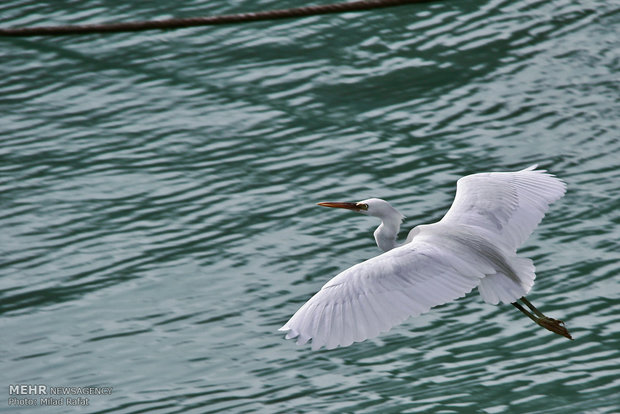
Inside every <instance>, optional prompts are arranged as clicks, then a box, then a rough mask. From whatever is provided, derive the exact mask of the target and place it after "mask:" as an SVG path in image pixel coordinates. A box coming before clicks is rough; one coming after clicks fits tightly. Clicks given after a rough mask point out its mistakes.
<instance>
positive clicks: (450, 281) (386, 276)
mask: <svg viewBox="0 0 620 414" xmlns="http://www.w3.org/2000/svg"><path fill="white" fill-rule="evenodd" d="M490 273H494V269H493V266H492V264H490V263H488V262H487V261H485V260H484V258H483V257H480V256H479V255H477V254H473V252H472V251H471V250H470V249H469V248H468V247H467V246H466V245H463V244H462V243H458V242H455V241H454V240H451V239H450V238H446V237H442V236H441V235H439V236H438V235H437V234H433V233H432V232H429V234H425V233H424V232H422V233H420V234H419V235H417V236H416V237H415V238H414V240H413V241H412V242H411V243H408V244H405V245H403V246H400V247H397V248H395V249H392V250H390V251H388V252H386V253H383V254H382V255H380V256H376V257H374V258H372V259H369V260H367V261H365V262H362V263H359V264H357V265H355V266H353V267H351V268H349V269H347V270H345V271H344V272H342V273H340V274H339V275H337V276H336V277H334V278H333V279H331V280H330V281H329V282H327V283H326V284H325V286H323V288H322V289H321V290H320V291H319V292H318V293H316V294H315V295H314V296H313V297H312V298H311V299H310V300H308V302H306V303H305V304H304V305H303V306H302V307H301V308H300V309H299V310H298V311H297V312H296V313H295V314H294V315H293V317H291V319H290V320H289V321H288V322H287V323H286V324H285V325H284V326H283V327H282V328H280V330H281V331H288V334H287V335H286V338H287V339H291V338H296V337H298V339H297V343H298V344H304V343H306V342H307V341H308V340H310V339H312V348H313V349H319V348H320V347H322V346H326V347H327V349H332V348H335V347H337V346H348V345H351V344H352V343H353V342H360V341H363V340H365V339H368V338H372V337H375V336H377V335H378V334H379V333H380V332H385V331H388V330H389V329H390V328H391V327H392V326H394V325H396V324H398V323H400V322H402V321H403V320H405V319H406V318H407V317H409V316H412V315H418V314H421V313H423V312H426V311H428V310H429V309H430V308H431V307H433V306H437V305H441V304H443V303H446V302H449V301H452V300H454V299H457V298H459V297H462V296H465V294H467V293H468V292H470V291H471V290H472V289H473V288H474V287H476V286H477V285H478V284H479V282H480V279H482V278H483V277H484V275H485V274H490Z"/></svg>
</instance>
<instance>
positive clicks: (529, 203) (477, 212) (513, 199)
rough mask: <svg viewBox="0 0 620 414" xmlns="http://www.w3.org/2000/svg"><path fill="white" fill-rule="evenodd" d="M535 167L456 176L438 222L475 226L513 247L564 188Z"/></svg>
mask: <svg viewBox="0 0 620 414" xmlns="http://www.w3.org/2000/svg"><path fill="white" fill-rule="evenodd" d="M536 167H537V166H536V165H533V166H531V167H529V168H526V169H524V170H521V171H516V172H492V173H479V174H472V175H468V176H465V177H463V178H461V179H459V180H458V182H457V186H456V196H455V198H454V202H453V203H452V206H451V207H450V210H448V212H447V213H446V215H445V216H444V217H443V218H442V219H441V221H440V223H445V224H466V225H470V226H474V227H477V228H479V229H481V233H482V234H484V235H485V236H486V237H487V238H490V239H491V241H492V242H495V243H496V244H498V245H501V246H503V247H505V248H506V249H508V250H509V251H513V252H514V251H516V249H517V248H518V247H519V246H521V245H522V244H523V242H525V240H526V239H527V238H528V237H529V236H530V234H532V232H533V231H534V229H535V228H536V226H537V225H538V223H540V221H541V220H542V218H543V217H544V215H545V212H546V211H547V209H548V208H549V204H550V203H552V202H554V201H556V200H558V199H559V198H561V197H562V196H563V195H564V193H565V192H566V184H565V183H564V182H563V181H561V180H559V179H558V178H555V177H554V176H553V175H551V174H547V173H546V171H545V170H536V169H535V168H536Z"/></svg>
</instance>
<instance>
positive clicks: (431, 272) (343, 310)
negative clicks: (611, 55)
mask: <svg viewBox="0 0 620 414" xmlns="http://www.w3.org/2000/svg"><path fill="white" fill-rule="evenodd" d="M536 168H537V166H536V165H533V166H531V167H529V168H526V169H524V170H521V171H516V172H492V173H479V174H472V175H468V176H466V177H463V178H461V179H459V180H458V182H457V190H456V196H455V199H454V202H453V203H452V206H451V207H450V209H449V210H448V212H447V213H446V215H445V216H444V217H443V218H442V219H441V220H440V221H438V222H437V223H433V224H427V225H419V226H416V227H414V228H413V229H412V230H411V231H410V232H409V235H408V237H407V239H406V241H405V242H404V243H403V244H402V245H400V246H399V245H398V243H397V242H396V238H397V235H398V231H399V229H400V224H401V221H402V220H403V218H404V216H403V215H402V214H400V213H399V212H398V211H397V210H396V209H395V208H394V207H392V206H391V205H390V204H389V203H388V202H387V201H384V200H381V199H378V198H371V199H368V200H363V201H360V202H357V203H340V202H339V203H333V202H328V203H319V205H320V206H325V207H335V208H344V209H348V210H353V211H357V212H359V213H362V214H366V215H369V216H374V217H378V218H379V219H381V224H380V225H379V227H378V228H377V229H376V230H375V232H374V236H375V240H376V242H377V245H378V246H379V248H380V249H382V250H384V251H385V253H383V254H381V255H379V256H376V257H373V258H371V259H369V260H366V261H365V262H362V263H359V264H356V265H355V266H353V267H350V268H349V269H347V270H345V271H343V272H341V273H340V274H338V275H337V276H335V277H334V278H332V279H331V280H330V281H329V282H327V283H326V284H325V285H324V286H323V287H322V288H321V290H320V291H319V292H317V293H316V294H315V295H314V296H312V298H310V300H308V301H307V302H306V303H305V304H304V305H303V306H302V307H301V308H300V309H299V310H298V311H297V312H296V313H295V314H294V315H293V316H292V317H291V319H290V320H289V321H288V322H287V323H286V324H285V325H284V326H283V327H282V328H280V330H281V331H287V332H288V333H287V335H286V339H292V338H297V343H298V344H305V343H306V342H308V341H309V340H310V339H312V348H313V349H319V348H321V347H322V346H325V347H326V348H327V349H332V348H335V347H337V346H349V345H351V344H352V343H353V342H360V341H363V340H366V339H368V338H373V337H375V336H377V335H378V334H379V333H380V332H385V331H388V330H389V329H390V328H391V327H393V326H394V325H396V324H398V323H401V322H402V321H404V320H405V319H406V318H407V317H409V316H412V315H419V314H421V313H423V312H426V311H428V310H429V309H430V308H432V307H434V306H437V305H441V304H444V303H446V302H450V301H452V300H454V299H457V298H459V297H463V296H465V294H467V293H469V292H470V291H471V290H472V289H473V288H475V287H478V290H479V292H480V295H481V296H482V298H483V299H484V301H485V302H487V303H489V304H492V305H497V304H498V303H499V302H502V303H505V304H508V303H512V304H513V305H514V306H515V307H517V308H518V309H519V310H520V311H522V312H523V313H525V314H526V315H527V316H528V317H529V318H530V319H532V320H533V321H534V322H536V323H537V324H539V325H540V326H542V327H544V328H546V329H548V330H550V331H552V332H555V333H557V334H559V335H562V336H565V337H566V338H569V339H572V337H571V335H570V334H569V332H568V330H567V329H566V327H565V326H564V322H562V321H560V320H557V319H553V318H549V317H547V316H545V315H543V314H542V313H541V312H540V311H539V310H538V309H536V308H535V307H534V306H533V305H532V304H531V303H530V302H529V301H528V300H527V299H526V298H525V295H526V294H527V293H528V292H529V291H530V289H531V288H532V285H533V284H534V278H535V277H536V275H535V273H534V264H533V263H532V261H531V260H530V259H527V258H524V257H519V256H518V255H517V248H518V247H519V246H520V245H521V244H523V242H525V240H526V239H527V238H528V237H529V235H530V234H531V233H532V231H533V230H534V229H535V228H536V226H537V225H538V223H539V222H540V221H541V220H542V218H543V216H544V214H545V212H546V211H547V209H548V207H549V204H550V203H552V202H554V201H556V200H558V199H559V198H561V197H562V196H563V195H564V193H565V192H566V184H564V182H562V181H561V180H559V179H557V178H555V177H554V176H553V175H551V174H547V173H546V171H545V170H536ZM517 300H521V302H523V303H524V304H525V305H526V306H527V307H528V308H529V309H530V310H531V312H530V311H528V310H526V309H525V308H524V307H523V306H521V304H519V303H518V302H517Z"/></svg>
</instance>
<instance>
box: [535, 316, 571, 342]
mask: <svg viewBox="0 0 620 414" xmlns="http://www.w3.org/2000/svg"><path fill="white" fill-rule="evenodd" d="M536 323H537V324H539V325H540V326H542V327H543V328H545V329H547V330H549V331H551V332H554V333H556V334H558V335H562V336H563V337H565V338H568V339H573V337H572V336H571V334H570V333H569V332H568V329H566V325H565V324H564V321H561V320H559V319H553V318H550V317H548V316H543V317H540V318H537V320H536Z"/></svg>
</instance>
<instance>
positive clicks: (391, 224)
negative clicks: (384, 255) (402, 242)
mask: <svg viewBox="0 0 620 414" xmlns="http://www.w3.org/2000/svg"><path fill="white" fill-rule="evenodd" d="M400 221H401V219H400V217H399V218H396V217H390V218H382V220H381V224H380V225H379V227H377V230H375V232H374V236H375V240H376V242H377V246H379V248H380V249H381V250H383V251H384V252H387V251H388V250H392V249H393V248H395V247H397V246H398V243H397V242H396V238H397V237H398V231H399V230H400Z"/></svg>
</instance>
